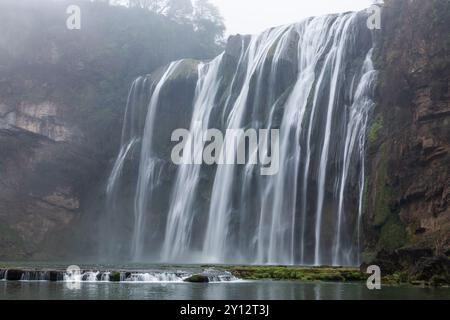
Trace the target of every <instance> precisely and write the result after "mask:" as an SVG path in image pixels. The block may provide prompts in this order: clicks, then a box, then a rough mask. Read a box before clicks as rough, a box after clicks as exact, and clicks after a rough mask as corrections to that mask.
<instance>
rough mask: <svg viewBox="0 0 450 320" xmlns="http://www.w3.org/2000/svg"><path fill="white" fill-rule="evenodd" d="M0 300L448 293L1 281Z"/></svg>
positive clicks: (440, 291) (434, 293) (257, 284)
mask: <svg viewBox="0 0 450 320" xmlns="http://www.w3.org/2000/svg"><path fill="white" fill-rule="evenodd" d="M0 299H2V300H10V299H50V300H60V299H89V300H90V299H94V300H97V299H99V300H105V299H107V300H109V299H114V300H117V299H118V300H133V299H137V300H142V299H146V300H147V299H157V300H166V299H169V300H181V299H187V300H191V299H192V300H203V299H204V300H241V299H251V300H279V299H281V300H342V299H358V300H359V299H370V300H373V299H375V300H376V299H446V300H450V289H448V288H418V287H412V286H385V287H383V288H382V289H381V290H378V291H370V290H368V289H367V288H366V287H365V285H363V284H360V283H322V282H317V283H304V282H295V281H253V282H230V283H209V284H198V283H173V284H171V283H156V284H155V283H151V284H150V283H106V282H98V283H86V282H83V283H79V284H76V285H75V286H73V285H72V284H70V285H68V284H67V283H64V282H44V281H43V282H22V281H19V282H12V281H0Z"/></svg>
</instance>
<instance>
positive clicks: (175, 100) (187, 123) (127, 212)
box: [102, 12, 376, 265]
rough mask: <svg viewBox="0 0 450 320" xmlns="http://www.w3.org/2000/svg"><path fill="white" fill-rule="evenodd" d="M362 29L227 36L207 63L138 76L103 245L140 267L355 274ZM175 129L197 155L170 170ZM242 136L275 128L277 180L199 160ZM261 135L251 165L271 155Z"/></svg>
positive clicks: (356, 19)
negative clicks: (276, 267)
mask: <svg viewBox="0 0 450 320" xmlns="http://www.w3.org/2000/svg"><path fill="white" fill-rule="evenodd" d="M366 19H367V15H366V13H364V12H359V13H345V14H338V15H327V16H322V17H316V18H310V19H307V20H305V21H303V22H300V23H298V24H293V25H287V26H281V27H277V28H273V29H270V30H267V31H265V32H263V33H262V34H260V35H255V36H236V37H232V38H231V39H230V40H229V43H228V45H227V48H226V50H225V52H224V53H222V54H221V55H219V56H218V57H217V58H215V59H213V60H211V61H209V62H195V61H192V60H181V61H176V62H173V63H172V64H170V65H169V66H168V67H167V68H165V69H164V70H160V71H158V72H157V73H156V74H154V75H152V76H147V77H144V78H139V79H138V80H136V81H135V83H134V84H133V86H132V89H131V91H130V96H129V99H128V105H127V112H126V117H125V122H124V129H123V132H124V133H123V137H122V146H121V150H120V152H119V154H118V156H117V160H116V162H115V164H114V166H113V168H112V171H111V175H110V179H109V181H108V186H107V204H108V205H107V210H106V211H107V212H106V216H108V217H109V219H110V220H111V217H114V220H115V221H116V223H115V225H116V226H117V228H116V229H114V232H113V234H108V235H107V236H106V237H105V238H102V242H103V243H113V244H114V246H115V247H120V248H121V250H115V251H113V252H115V254H116V255H118V254H121V255H122V256H124V250H125V251H126V252H127V254H128V257H129V259H132V260H135V261H152V262H156V261H157V262H184V263H252V264H253V263H255V264H256V263H257V264H289V265H290V264H302V265H321V264H333V265H355V264H357V263H358V262H359V256H360V238H361V221H362V216H363V211H364V207H363V201H364V199H363V198H364V185H365V176H364V174H365V169H364V159H365V149H366V146H365V143H366V131H367V123H368V118H369V115H370V112H371V109H372V107H373V101H372V94H373V85H374V83H375V78H376V71H375V70H374V67H373V64H372V61H371V57H372V36H371V32H370V30H368V29H367V27H366ZM143 119H145V121H143ZM178 128H185V129H187V130H189V132H190V133H191V135H190V137H189V139H188V141H185V143H186V150H192V151H193V153H192V155H191V154H189V153H188V152H186V153H183V155H182V156H183V159H184V160H189V161H185V162H186V163H190V164H183V165H178V166H177V165H175V164H174V163H172V161H171V159H170V150H171V147H173V146H174V144H173V142H172V141H171V135H170V134H171V132H173V131H174V130H175V129H178ZM249 128H252V129H255V130H259V129H267V130H270V129H279V138H280V145H279V157H280V165H279V170H278V172H277V174H275V175H271V176H264V175H261V174H260V169H261V167H262V166H263V165H262V164H256V165H255V164H254V163H255V162H254V161H248V162H247V164H244V165H227V164H215V165H211V164H204V163H202V152H203V147H204V146H205V141H210V142H211V141H212V140H211V137H208V136H206V130H207V129H217V130H219V131H221V132H226V131H227V130H230V129H249ZM260 138H261V141H260V143H259V147H260V148H262V149H263V151H264V152H262V153H260V154H259V155H260V157H261V154H263V155H264V154H269V153H270V152H269V151H271V152H272V153H273V150H272V147H271V146H270V143H269V136H262V137H260ZM222 156H224V157H227V158H228V157H229V158H230V159H235V158H236V157H237V154H236V152H235V151H234V150H226V155H222ZM188 157H192V159H187V158H188ZM257 157H258V154H256V153H253V154H246V159H247V160H249V159H256V158H257ZM125 172H127V174H128V175H127V174H125ZM127 194H131V195H132V196H131V197H132V198H133V201H130V200H129V199H128V198H130V196H126V195H127ZM119 208H120V209H119ZM117 212H120V214H117ZM130 221H131V222H130ZM120 226H122V228H120ZM106 233H108V232H106ZM117 234H125V235H126V236H118V235H117ZM119 252H120V253H119Z"/></svg>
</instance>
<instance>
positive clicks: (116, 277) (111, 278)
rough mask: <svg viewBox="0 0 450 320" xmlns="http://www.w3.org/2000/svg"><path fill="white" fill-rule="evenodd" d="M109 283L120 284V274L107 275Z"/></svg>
mask: <svg viewBox="0 0 450 320" xmlns="http://www.w3.org/2000/svg"><path fill="white" fill-rule="evenodd" d="M109 281H111V282H120V272H111V273H110V275H109Z"/></svg>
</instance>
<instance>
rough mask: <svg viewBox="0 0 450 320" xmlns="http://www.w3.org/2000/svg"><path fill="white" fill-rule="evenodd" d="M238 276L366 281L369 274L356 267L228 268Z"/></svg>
mask: <svg viewBox="0 0 450 320" xmlns="http://www.w3.org/2000/svg"><path fill="white" fill-rule="evenodd" d="M228 269H229V271H231V273H233V274H234V275H235V276H236V277H239V278H241V279H246V280H260V279H272V280H299V281H339V282H344V281H364V280H365V279H366V278H367V276H366V275H365V274H363V273H361V271H360V270H359V269H356V268H333V267H317V268H307V267H285V266H242V267H230V268H228Z"/></svg>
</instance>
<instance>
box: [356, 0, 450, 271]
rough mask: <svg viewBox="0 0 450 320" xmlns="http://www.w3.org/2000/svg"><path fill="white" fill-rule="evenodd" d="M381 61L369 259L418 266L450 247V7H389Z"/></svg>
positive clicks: (395, 2) (402, 3)
mask: <svg viewBox="0 0 450 320" xmlns="http://www.w3.org/2000/svg"><path fill="white" fill-rule="evenodd" d="M374 59H375V62H376V68H377V69H378V70H380V75H379V85H378V92H377V96H378V99H377V100H378V101H377V102H378V104H377V107H376V110H375V112H374V114H373V117H372V126H371V129H370V132H369V135H368V136H369V144H370V147H369V150H368V155H367V160H368V163H369V167H370V170H369V175H368V178H367V183H366V184H367V202H366V205H367V206H366V211H367V212H366V216H365V217H366V219H365V228H366V252H365V258H366V260H368V261H371V260H372V259H373V258H374V256H376V255H377V253H378V258H377V259H376V262H378V263H381V264H383V261H384V262H386V261H387V260H391V262H393V263H394V264H395V262H394V261H397V263H398V264H402V263H405V261H406V263H405V267H407V265H409V267H410V266H411V265H413V264H415V263H416V262H417V261H418V259H420V258H421V257H424V256H432V255H435V254H442V253H444V252H445V251H446V250H448V247H449V245H450V84H449V80H450V1H448V0H433V1H431V0H430V1H409V0H391V1H386V4H385V7H384V10H383V15H382V29H381V30H380V31H379V32H378V40H377V48H376V51H375V57H374ZM396 250H397V251H396ZM372 261H373V260H372ZM398 268H402V267H400V266H399V267H398ZM394 269H395V266H394ZM390 270H392V268H390Z"/></svg>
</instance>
